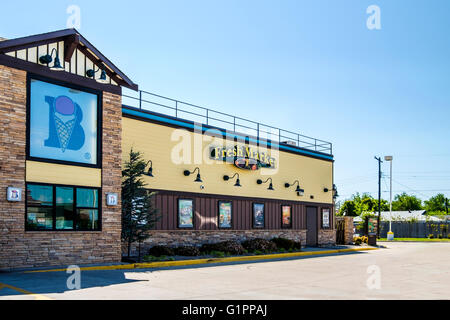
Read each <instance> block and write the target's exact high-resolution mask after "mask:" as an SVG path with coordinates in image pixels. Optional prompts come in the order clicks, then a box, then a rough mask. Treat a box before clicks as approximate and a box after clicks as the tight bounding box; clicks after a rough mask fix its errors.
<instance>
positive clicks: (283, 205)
mask: <svg viewBox="0 0 450 320" xmlns="http://www.w3.org/2000/svg"><path fill="white" fill-rule="evenodd" d="M283 207H289V208H290V209H291V210H290V213H291V219H290V223H289V225H285V224H283ZM280 209H281V229H292V225H293V223H292V217H293V216H294V215H293V214H292V206H291V205H290V204H282V205H281V206H280Z"/></svg>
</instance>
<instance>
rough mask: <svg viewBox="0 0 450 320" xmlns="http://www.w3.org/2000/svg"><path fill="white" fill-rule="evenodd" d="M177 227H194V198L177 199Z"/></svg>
mask: <svg viewBox="0 0 450 320" xmlns="http://www.w3.org/2000/svg"><path fill="white" fill-rule="evenodd" d="M178 228H194V200H192V199H178Z"/></svg>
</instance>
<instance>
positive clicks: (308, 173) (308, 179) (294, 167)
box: [122, 117, 333, 204]
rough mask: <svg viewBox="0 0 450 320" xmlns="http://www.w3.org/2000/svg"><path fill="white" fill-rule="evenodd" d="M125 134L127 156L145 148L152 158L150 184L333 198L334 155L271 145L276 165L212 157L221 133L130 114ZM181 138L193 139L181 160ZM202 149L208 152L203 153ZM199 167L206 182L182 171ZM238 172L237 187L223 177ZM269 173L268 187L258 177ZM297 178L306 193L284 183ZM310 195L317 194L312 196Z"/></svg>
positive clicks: (282, 196) (249, 194)
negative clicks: (248, 165) (247, 166)
mask: <svg viewBox="0 0 450 320" xmlns="http://www.w3.org/2000/svg"><path fill="white" fill-rule="evenodd" d="M122 134H123V136H122V151H123V154H122V158H123V161H126V160H127V159H128V156H129V151H130V149H131V148H133V149H134V151H140V152H142V153H143V154H144V157H145V159H146V160H152V161H153V169H154V171H153V174H154V176H155V177H154V178H149V177H146V178H145V181H146V183H147V184H148V187H149V188H151V189H157V190H175V191H183V192H195V193H204V194H217V195H234V196H243V197H258V198H269V199H283V200H292V201H306V202H315V203H317V202H319V203H328V204H332V193H331V192H328V193H325V192H324V191H323V189H324V188H328V189H330V190H331V189H332V184H333V182H332V181H333V179H332V175H333V163H332V162H330V161H324V160H320V159H315V158H311V157H306V156H301V155H298V154H293V153H288V152H282V151H279V152H278V151H272V152H271V156H272V157H274V158H276V160H277V161H276V162H277V163H276V169H260V170H258V171H249V170H243V169H239V168H237V167H235V166H234V165H233V164H230V163H225V162H222V161H213V160H210V159H209V154H208V152H209V146H216V145H223V144H224V140H223V139H220V138H213V137H211V136H207V135H202V134H201V133H194V132H188V131H186V130H181V129H176V128H172V127H168V126H165V125H160V124H154V123H150V122H146V121H141V120H136V119H131V118H127V117H124V118H123V131H122ZM180 137H183V138H182V139H180ZM181 141H185V142H189V141H190V142H191V143H190V151H189V149H187V150H188V152H187V153H186V152H184V155H186V154H188V156H187V157H186V159H185V160H186V161H184V162H182V163H177V161H179V160H180V157H179V156H178V155H179V154H180V152H178V151H180V148H179V146H180V142H181ZM226 141H227V142H226V143H228V144H229V145H230V146H233V145H235V144H236V143H234V142H233V141H230V140H226ZM196 150H197V152H195V151H196ZM185 151H186V150H185ZM260 151H267V150H264V149H261V150H260ZM202 152H204V154H205V155H204V156H203V157H202ZM189 153H190V156H189ZM181 154H183V153H182V152H181ZM207 162H210V163H207ZM211 162H212V163H211ZM195 167H199V168H200V172H201V178H202V180H203V183H201V184H200V183H194V180H195V175H191V176H189V177H185V176H184V175H183V171H184V170H190V171H193V170H194V168H195ZM236 172H238V173H239V174H240V180H241V185H242V187H241V188H238V187H234V182H235V180H233V181H228V182H225V181H224V180H223V176H224V175H225V174H226V175H230V176H232V175H233V174H234V173H236ZM269 177H271V178H272V179H273V186H274V188H275V190H274V191H269V190H267V188H268V184H265V185H258V184H257V183H256V180H257V179H263V180H266V179H267V178H269ZM297 179H298V180H299V181H300V186H301V188H303V189H304V190H305V195H304V196H303V197H299V196H297V194H296V193H295V192H294V190H295V188H294V187H291V188H290V189H286V188H285V187H284V184H285V183H292V182H294V180H297ZM200 185H203V186H204V189H201V188H200ZM311 195H312V196H314V199H311V198H310V196H311Z"/></svg>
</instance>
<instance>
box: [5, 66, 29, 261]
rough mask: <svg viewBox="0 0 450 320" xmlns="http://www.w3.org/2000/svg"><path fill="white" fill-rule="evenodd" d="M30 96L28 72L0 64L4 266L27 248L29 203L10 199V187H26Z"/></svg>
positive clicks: (20, 258) (18, 258)
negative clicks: (28, 103) (25, 238)
mask: <svg viewBox="0 0 450 320" xmlns="http://www.w3.org/2000/svg"><path fill="white" fill-rule="evenodd" d="M26 97H27V92H26V72H24V71H20V70H17V69H13V68H9V67H5V66H2V65H0V269H1V268H8V267H9V266H10V265H11V264H14V263H18V262H20V261H22V260H23V259H24V255H26V251H27V249H26V245H25V243H24V241H23V240H22V239H21V234H22V233H23V229H24V225H25V202H24V201H22V202H7V201H6V189H7V187H8V186H14V187H17V188H22V190H23V191H24V190H25V145H26ZM24 197H25V193H23V194H22V199H23V198H24Z"/></svg>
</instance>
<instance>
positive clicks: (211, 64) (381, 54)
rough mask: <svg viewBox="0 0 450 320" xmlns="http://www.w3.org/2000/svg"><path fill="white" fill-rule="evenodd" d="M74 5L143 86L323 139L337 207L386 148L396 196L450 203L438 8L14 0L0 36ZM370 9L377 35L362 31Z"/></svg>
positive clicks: (402, 1) (88, 32) (420, 4)
mask: <svg viewBox="0 0 450 320" xmlns="http://www.w3.org/2000/svg"><path fill="white" fill-rule="evenodd" d="M71 4H75V5H78V6H79V7H80V8H81V28H80V30H79V31H80V32H81V33H82V34H83V35H84V36H85V37H86V38H88V39H89V40H90V42H92V43H93V44H94V45H95V46H96V47H97V48H98V49H100V50H101V51H102V52H103V53H104V54H105V55H106V56H108V57H109V58H110V59H111V60H112V61H113V62H115V63H116V65H118V66H119V68H120V69H122V70H123V71H124V72H125V73H126V74H127V75H128V76H129V77H131V78H132V79H133V80H134V81H135V82H136V83H138V84H139V85H140V88H141V89H143V90H147V91H151V92H154V93H158V94H162V95H166V96H169V97H173V98H177V99H180V100H184V101H188V102H192V103H195V104H198V105H202V106H205V107H210V108H212V109H217V110H219V111H224V112H227V113H231V114H235V115H238V116H242V117H246V118H250V119H253V120H256V121H260V122H263V123H267V124H269V125H274V126H281V127H283V128H285V129H287V130H292V131H298V132H300V133H302V134H305V135H308V136H313V137H316V138H320V139H324V140H327V141H331V142H332V143H333V148H334V155H335V159H336V162H335V181H336V184H337V186H338V190H339V193H340V194H341V196H342V197H341V198H340V200H343V199H345V198H347V197H349V196H350V195H351V194H352V193H355V192H357V191H359V192H373V195H376V192H377V162H376V161H375V160H374V158H373V157H374V156H375V155H380V156H384V155H387V154H390V155H393V156H394V162H393V164H394V174H393V179H394V184H393V187H394V188H393V189H394V192H401V191H406V192H409V193H413V194H416V195H417V196H419V197H420V198H422V199H426V198H428V197H429V196H431V195H434V194H436V193H437V192H443V193H444V194H446V195H447V196H450V185H449V183H450V164H449V163H450V162H449V161H448V157H449V156H450V148H449V145H450V143H449V139H448V138H449V137H450V126H449V123H450V111H449V108H448V105H449V102H450V82H449V80H448V78H449V75H450V59H449V56H450V41H449V40H448V32H449V31H450V20H449V19H448V12H450V2H448V1H447V0H432V1H411V0H409V1H406V0H395V1H381V0H371V1H365V0H342V1H336V0H329V1H325V0H321V1H312V0H310V1H299V0H292V1H252V0H249V1H234V0H233V1H229V0H228V1H211V0H210V1H194V0H192V1H158V2H156V1H132V0H129V1H127V2H123V1H120V2H119V1H76V0H73V1H61V0H58V1H47V2H46V3H45V8H44V5H43V4H42V2H36V1H34V2H30V1H19V0H17V1H8V2H6V3H2V5H1V10H0V36H3V37H6V38H14V37H20V36H25V35H30V34H37V33H42V32H48V31H53V30H58V29H64V28H66V20H67V17H68V15H67V13H66V9H67V7H68V6H69V5H71ZM372 4H375V5H378V6H379V7H380V9H381V27H382V29H381V30H368V29H367V27H366V19H367V18H368V14H366V9H367V7H368V6H369V5H372ZM25 8H26V9H25ZM382 168H383V171H384V172H385V174H386V175H387V174H388V168H389V167H388V164H387V163H383V167H382ZM383 180H384V181H383V184H382V189H383V197H384V198H388V193H387V191H388V190H389V188H388V178H387V177H386V178H384V179H383Z"/></svg>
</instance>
